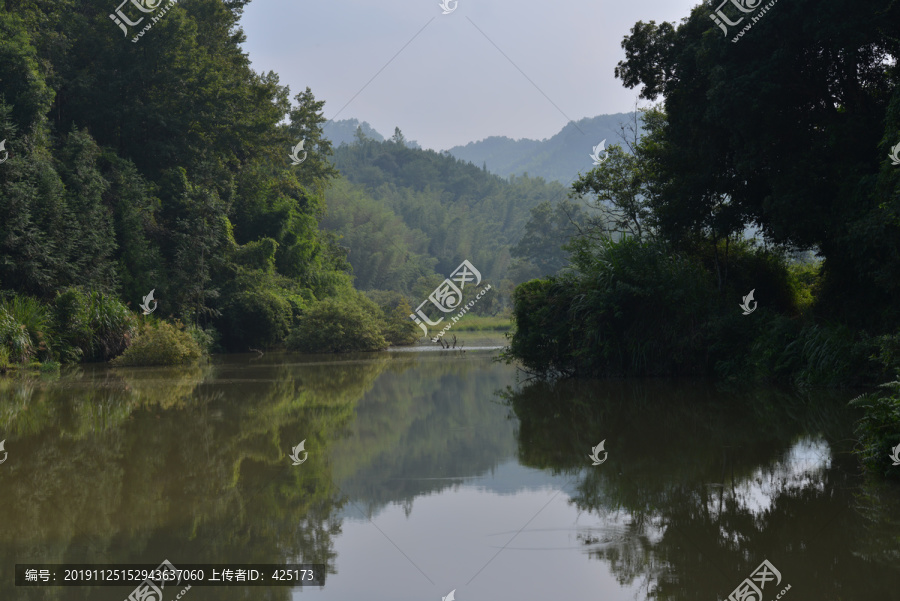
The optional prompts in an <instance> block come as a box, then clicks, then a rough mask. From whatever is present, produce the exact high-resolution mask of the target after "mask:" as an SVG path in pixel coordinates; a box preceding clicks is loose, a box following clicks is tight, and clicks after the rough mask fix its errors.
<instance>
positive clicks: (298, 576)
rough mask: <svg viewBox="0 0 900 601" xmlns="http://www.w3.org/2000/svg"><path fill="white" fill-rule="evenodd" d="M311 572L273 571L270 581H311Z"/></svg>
mask: <svg viewBox="0 0 900 601" xmlns="http://www.w3.org/2000/svg"><path fill="white" fill-rule="evenodd" d="M312 579H313V571H312V570H275V572H274V573H273V574H272V580H296V581H298V582H299V581H302V580H312Z"/></svg>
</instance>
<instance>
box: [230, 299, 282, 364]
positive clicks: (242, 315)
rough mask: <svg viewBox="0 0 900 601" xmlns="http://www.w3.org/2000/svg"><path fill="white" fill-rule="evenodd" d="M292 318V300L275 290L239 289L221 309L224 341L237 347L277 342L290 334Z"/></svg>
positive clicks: (243, 347) (275, 343) (272, 344)
mask: <svg viewBox="0 0 900 601" xmlns="http://www.w3.org/2000/svg"><path fill="white" fill-rule="evenodd" d="M292 318H293V317H292V311H291V303H290V302H288V300H287V299H285V298H283V297H282V296H280V295H279V294H277V293H276V292H274V291H272V290H269V289H262V290H249V291H246V292H239V293H238V294H235V295H234V296H232V297H231V299H230V300H229V302H228V303H227V305H226V306H225V309H224V310H223V312H222V322H223V324H224V325H223V328H222V333H223V337H224V340H223V343H224V344H225V346H226V347H228V348H231V349H234V350H238V351H247V350H248V349H249V348H250V347H262V348H269V347H272V346H275V345H277V344H280V343H281V342H282V341H283V340H284V339H285V337H286V336H287V335H288V332H289V331H290V327H291V321H292Z"/></svg>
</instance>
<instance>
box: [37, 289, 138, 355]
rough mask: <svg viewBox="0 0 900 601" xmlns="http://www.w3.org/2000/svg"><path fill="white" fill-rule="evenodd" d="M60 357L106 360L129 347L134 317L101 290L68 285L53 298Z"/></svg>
mask: <svg viewBox="0 0 900 601" xmlns="http://www.w3.org/2000/svg"><path fill="white" fill-rule="evenodd" d="M53 316H54V321H55V329H56V336H57V338H58V339H59V347H60V349H61V352H60V358H61V359H62V360H63V361H66V362H71V361H77V360H78V359H79V358H83V359H84V360H86V361H107V360H109V359H111V358H113V357H115V356H117V355H120V354H121V353H122V352H124V351H125V349H126V348H128V345H129V344H131V340H132V338H133V337H134V335H135V333H136V331H137V318H136V317H135V315H134V314H133V313H131V311H129V310H128V307H126V306H125V305H124V304H122V303H121V302H120V301H119V300H118V299H116V298H114V297H112V296H109V295H107V294H104V293H102V292H97V291H91V292H84V291H83V290H81V289H80V288H68V289H66V290H64V291H62V292H60V293H59V294H57V296H56V298H55V299H54V301H53Z"/></svg>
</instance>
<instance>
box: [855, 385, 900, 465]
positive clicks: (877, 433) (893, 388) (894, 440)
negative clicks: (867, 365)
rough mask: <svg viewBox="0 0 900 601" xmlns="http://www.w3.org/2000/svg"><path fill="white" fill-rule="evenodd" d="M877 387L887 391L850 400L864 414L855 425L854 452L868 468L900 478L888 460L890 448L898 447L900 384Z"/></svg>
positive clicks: (899, 435)
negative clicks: (856, 443) (856, 440)
mask: <svg viewBox="0 0 900 601" xmlns="http://www.w3.org/2000/svg"><path fill="white" fill-rule="evenodd" d="M879 388H881V389H882V390H883V391H886V392H870V393H867V394H864V395H862V396H859V397H857V398H855V399H853V400H852V401H850V405H851V406H853V407H858V408H860V409H862V410H863V411H864V412H865V413H864V415H863V417H862V419H860V420H859V421H858V422H857V424H856V435H857V436H858V437H859V444H858V445H857V448H856V450H855V453H856V454H857V456H858V457H859V458H860V460H861V461H862V463H863V465H864V466H865V467H866V468H867V469H869V470H871V471H874V472H880V473H881V474H882V475H885V476H888V477H892V478H896V479H900V470H898V469H896V467H893V462H892V461H891V460H890V458H889V455H890V454H891V449H892V448H893V447H894V446H896V445H898V444H900V381H894V382H888V383H887V384H882V385H881V386H880V387H879Z"/></svg>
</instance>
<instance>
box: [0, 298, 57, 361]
mask: <svg viewBox="0 0 900 601" xmlns="http://www.w3.org/2000/svg"><path fill="white" fill-rule="evenodd" d="M0 311H4V312H5V313H6V315H7V316H8V317H7V320H6V323H5V324H4V325H3V326H0V330H2V331H3V333H0V336H2V337H3V338H5V344H6V345H8V346H9V347H10V350H12V351H13V352H12V353H11V354H12V355H13V356H14V358H15V360H16V361H20V362H21V361H27V360H29V359H32V358H37V359H49V358H50V357H51V356H52V355H51V350H50V342H49V341H50V338H51V330H52V329H53V321H52V318H51V315H50V312H49V311H48V310H47V307H45V306H44V305H43V304H41V302H40V301H38V300H37V299H33V298H31V297H28V296H13V297H12V298H11V299H9V300H7V301H4V302H3V304H2V306H0ZM14 329H18V330H19V332H14Z"/></svg>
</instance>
